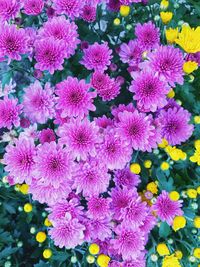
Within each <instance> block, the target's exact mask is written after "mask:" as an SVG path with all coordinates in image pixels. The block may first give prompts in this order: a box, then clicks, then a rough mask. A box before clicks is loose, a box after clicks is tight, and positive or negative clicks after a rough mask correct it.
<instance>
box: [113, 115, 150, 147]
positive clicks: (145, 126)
mask: <svg viewBox="0 0 200 267" xmlns="http://www.w3.org/2000/svg"><path fill="white" fill-rule="evenodd" d="M118 117H119V120H120V121H119V123H118V124H117V127H118V130H119V133H120V134H121V135H122V136H123V137H124V138H125V139H126V140H127V141H128V142H129V143H130V144H131V146H132V147H133V149H135V150H138V149H139V150H142V151H145V150H147V148H148V145H149V142H150V140H149V139H151V136H153V135H154V129H155V127H154V126H153V125H152V123H151V120H150V117H149V116H146V114H145V113H139V112H138V111H137V110H135V111H134V112H128V111H124V112H121V113H119V115H118Z"/></svg>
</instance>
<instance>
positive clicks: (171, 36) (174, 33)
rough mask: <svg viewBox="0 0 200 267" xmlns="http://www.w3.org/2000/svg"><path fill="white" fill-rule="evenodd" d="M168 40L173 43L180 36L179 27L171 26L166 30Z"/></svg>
mask: <svg viewBox="0 0 200 267" xmlns="http://www.w3.org/2000/svg"><path fill="white" fill-rule="evenodd" d="M165 35H166V39H167V42H168V43H170V44H173V43H174V42H175V40H176V39H177V37H178V28H175V29H173V28H169V29H166V31H165Z"/></svg>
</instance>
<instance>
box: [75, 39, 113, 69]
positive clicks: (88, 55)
mask: <svg viewBox="0 0 200 267" xmlns="http://www.w3.org/2000/svg"><path fill="white" fill-rule="evenodd" d="M111 54H112V50H110V49H109V47H108V44H107V43H103V44H98V43H94V44H93V45H90V46H89V47H88V48H87V49H84V55H83V59H82V60H81V61H80V63H81V64H83V65H84V66H85V67H86V69H88V70H95V71H104V70H107V68H108V66H109V65H110V63H111V61H110V60H111V58H112V56H111Z"/></svg>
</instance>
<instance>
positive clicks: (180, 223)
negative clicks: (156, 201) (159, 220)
mask: <svg viewBox="0 0 200 267" xmlns="http://www.w3.org/2000/svg"><path fill="white" fill-rule="evenodd" d="M185 225H186V219H185V217H183V216H176V217H175V218H174V220H173V225H172V228H173V229H174V231H175V232H176V231H178V230H179V229H181V228H184V227H185Z"/></svg>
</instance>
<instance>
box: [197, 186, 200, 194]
mask: <svg viewBox="0 0 200 267" xmlns="http://www.w3.org/2000/svg"><path fill="white" fill-rule="evenodd" d="M197 193H198V194H199V195H200V186H198V187H197Z"/></svg>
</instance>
